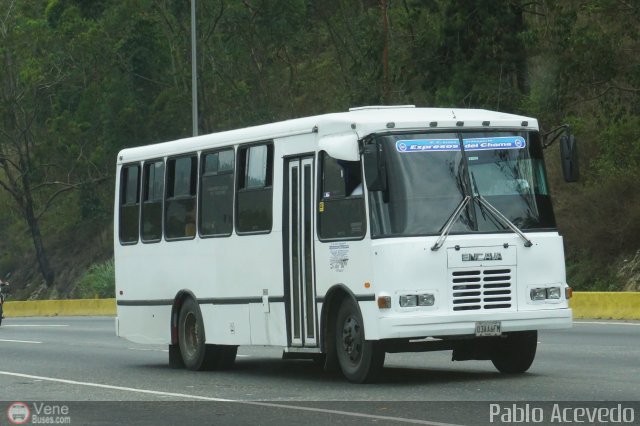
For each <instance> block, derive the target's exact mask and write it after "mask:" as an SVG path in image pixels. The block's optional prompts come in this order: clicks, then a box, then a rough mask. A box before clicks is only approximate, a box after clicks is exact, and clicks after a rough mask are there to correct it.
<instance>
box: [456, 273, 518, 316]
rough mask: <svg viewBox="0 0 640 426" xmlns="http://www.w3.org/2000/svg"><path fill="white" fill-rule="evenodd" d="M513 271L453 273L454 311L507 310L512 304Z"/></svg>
mask: <svg viewBox="0 0 640 426" xmlns="http://www.w3.org/2000/svg"><path fill="white" fill-rule="evenodd" d="M512 282H513V279H512V274H511V269H473V270H468V271H454V272H452V273H451V283H452V289H453V310H454V311H474V310H483V309H506V308H511V304H512V288H514V287H515V286H513V285H512Z"/></svg>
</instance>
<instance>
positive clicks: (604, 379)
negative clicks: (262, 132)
mask: <svg viewBox="0 0 640 426" xmlns="http://www.w3.org/2000/svg"><path fill="white" fill-rule="evenodd" d="M539 341H540V343H539V345H538V355H537V357H536V361H535V363H534V365H533V367H532V368H531V370H530V371H529V373H527V374H525V375H522V376H516V377H512V376H504V375H501V374H499V373H497V372H496V370H495V369H494V368H493V366H492V365H491V363H490V362H488V361H486V362H485V361H465V362H456V363H453V362H451V361H450V356H451V355H450V352H431V353H411V354H389V355H387V360H386V362H385V370H384V373H383V376H382V380H381V381H380V382H379V383H376V384H371V385H354V384H350V383H348V382H346V381H345V380H344V379H343V378H342V377H341V376H339V375H332V374H328V373H325V372H322V371H320V370H318V369H316V368H315V367H314V366H313V364H312V362H310V361H302V360H301V361H291V360H288V361H283V360H281V350H278V349H273V348H242V347H241V348H240V350H239V355H238V358H237V362H236V366H235V368H234V369H232V370H230V371H224V372H201V373H196V372H190V371H185V370H173V369H170V368H169V367H168V365H167V356H168V355H167V352H166V348H165V347H161V346H142V345H137V344H133V343H130V342H127V341H124V340H122V339H118V338H117V337H115V335H114V321H113V318H96V317H81V318H78V317H74V318H23V319H11V318H10V319H7V320H6V321H4V322H3V325H2V326H1V327H0V362H1V364H0V401H7V402H6V403H5V404H2V403H0V425H3V424H5V423H4V422H5V421H6V418H5V415H4V414H3V412H4V411H5V408H4V407H3V405H6V406H9V403H10V402H13V401H24V402H28V403H30V404H33V401H58V402H57V404H58V405H60V404H63V405H65V404H66V405H67V407H68V409H70V410H71V412H72V414H73V416H75V418H76V422H73V416H71V420H72V423H76V424H78V423H90V424H114V423H122V424H124V423H131V421H132V419H135V422H136V423H138V424H145V422H147V421H148V423H146V424H176V423H182V424H203V423H206V424H283V423H288V424H293V423H308V424H335V423H337V424H368V423H376V424H387V423H390V422H400V423H402V422H418V423H422V424H438V422H443V423H446V424H482V423H487V424H490V423H489V420H490V415H489V414H490V410H494V413H495V416H494V418H493V419H494V420H500V415H507V414H509V413H510V412H511V413H512V414H518V413H524V412H525V411H531V413H530V414H531V415H535V414H536V413H538V414H539V413H540V412H539V411H537V412H536V411H535V409H536V407H539V408H540V410H542V411H543V412H544V413H543V414H544V415H545V416H546V418H545V419H544V420H550V416H551V415H552V413H553V409H554V407H553V403H554V402H557V401H565V403H564V404H565V405H566V404H569V405H568V406H571V407H575V406H580V405H581V404H582V405H584V404H587V403H582V402H580V401H605V405H606V406H607V407H614V408H615V407H617V405H616V404H617V403H618V401H633V402H632V403H628V405H627V406H629V407H632V409H633V410H634V415H635V417H634V420H635V421H638V422H640V403H638V401H640V392H639V389H640V361H639V360H640V322H614V321H609V322H605V321H582V322H576V323H575V326H574V328H573V329H572V330H565V331H547V332H541V333H540V335H539ZM77 401H83V402H77ZM84 401H127V402H118V403H108V402H84ZM143 401H144V402H143ZM452 401H453V402H452ZM499 401H513V402H510V403H508V404H507V403H501V405H500V406H495V405H494V406H490V404H491V403H497V402H499ZM534 401H535V402H534ZM566 401H572V402H571V403H567V402H566ZM527 403H529V404H530V405H529V406H528V407H527V406H526V404H527ZM513 404H516V405H515V406H513ZM607 404H608V405H607ZM629 404H630V405H629ZM563 407H564V406H563ZM625 407H626V406H622V407H620V408H621V409H624V408H625ZM518 409H522V410H523V411H518ZM34 410H35V407H34V406H32V410H31V411H32V414H33V411H34ZM41 414H42V411H41ZM58 414H59V413H58ZM627 414H629V411H627ZM114 416H115V417H114ZM78 419H81V421H79V420H78ZM505 419H507V418H506V417H504V418H502V420H505ZM511 420H513V419H511ZM545 423H546V422H545ZM595 423H597V422H595ZM595 423H594V424H595ZM494 424H495V423H494Z"/></svg>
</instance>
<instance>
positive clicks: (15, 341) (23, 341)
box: [0, 339, 42, 344]
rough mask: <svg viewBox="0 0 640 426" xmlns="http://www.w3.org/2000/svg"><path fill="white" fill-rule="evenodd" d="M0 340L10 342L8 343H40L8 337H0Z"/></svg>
mask: <svg viewBox="0 0 640 426" xmlns="http://www.w3.org/2000/svg"><path fill="white" fill-rule="evenodd" d="M0 342H10V343H36V344H37V343H42V342H36V341H35V340H9V339H0Z"/></svg>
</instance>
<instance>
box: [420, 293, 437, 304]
mask: <svg viewBox="0 0 640 426" xmlns="http://www.w3.org/2000/svg"><path fill="white" fill-rule="evenodd" d="M435 302H436V298H435V296H434V295H433V294H430V293H426V294H419V295H418V306H433V304H434V303H435Z"/></svg>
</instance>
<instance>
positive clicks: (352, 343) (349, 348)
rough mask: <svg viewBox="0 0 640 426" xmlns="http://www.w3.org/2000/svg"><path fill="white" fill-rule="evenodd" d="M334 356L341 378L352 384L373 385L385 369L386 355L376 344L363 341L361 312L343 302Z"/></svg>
mask: <svg viewBox="0 0 640 426" xmlns="http://www.w3.org/2000/svg"><path fill="white" fill-rule="evenodd" d="M335 337H336V353H337V358H338V363H339V364H340V369H341V370H342V374H343V375H344V377H346V379H347V380H349V381H350V382H353V383H365V382H372V381H374V380H375V379H376V378H377V377H378V375H379V374H380V372H381V371H382V366H383V365H384V357H385V352H384V351H383V350H382V348H381V346H380V344H379V342H377V341H372V340H365V334H364V325H363V321H362V315H361V314H360V309H358V306H357V305H356V302H355V301H354V300H353V299H350V298H348V299H345V300H344V301H343V302H342V305H341V306H340V309H339V310H338V316H337V319H336V336H335Z"/></svg>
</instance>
